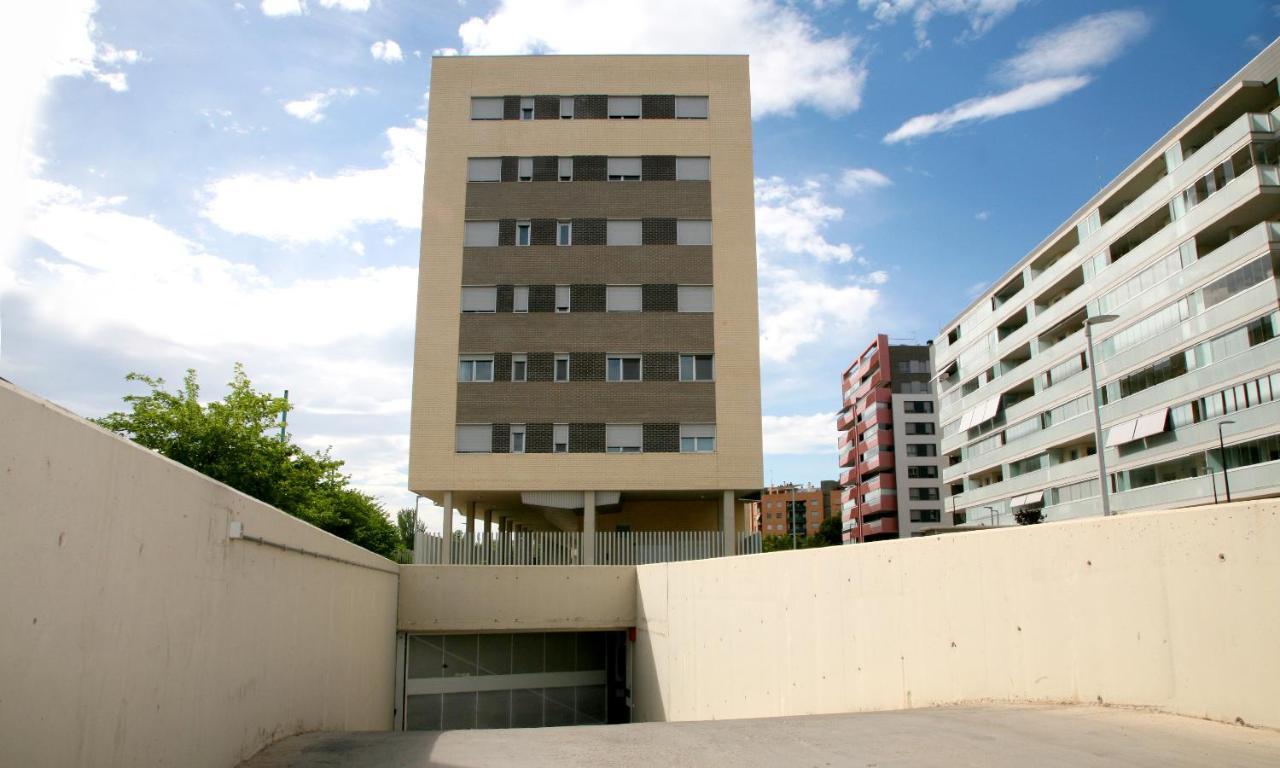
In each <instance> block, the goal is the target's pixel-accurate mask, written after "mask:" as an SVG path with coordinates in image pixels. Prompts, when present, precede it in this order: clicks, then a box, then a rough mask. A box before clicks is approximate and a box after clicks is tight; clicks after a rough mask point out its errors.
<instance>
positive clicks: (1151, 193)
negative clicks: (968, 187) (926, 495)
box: [933, 43, 1280, 525]
mask: <svg viewBox="0 0 1280 768" xmlns="http://www.w3.org/2000/svg"><path fill="white" fill-rule="evenodd" d="M1278 75H1280V43H1273V44H1272V45H1270V46H1268V47H1267V49H1266V50H1264V51H1263V52H1262V53H1261V54H1259V55H1258V56H1257V57H1256V58H1255V59H1254V60H1253V61H1251V62H1250V63H1249V64H1248V65H1247V66H1245V67H1244V69H1242V70H1241V71H1240V72H1239V73H1238V74H1236V75H1235V76H1234V77H1232V78H1231V79H1230V80H1229V81H1227V82H1226V83H1225V84H1224V85H1222V86H1221V87H1220V88H1218V89H1217V90H1216V91H1214V92H1213V93H1212V94H1211V95H1210V96H1209V98H1208V99H1206V100H1205V101H1204V102H1203V103H1202V104H1201V105H1200V106H1199V107H1197V108H1196V109H1195V110H1194V111H1193V112H1192V113H1191V114H1189V115H1187V116H1186V117H1185V118H1184V119H1183V120H1181V121H1180V122H1179V123H1178V124H1177V125H1175V126H1174V127H1173V129H1172V130H1170V131H1169V132H1168V133H1166V134H1165V135H1164V136H1163V137H1162V138H1161V139H1160V140H1159V141H1157V142H1156V143H1155V144H1154V145H1153V146H1152V147H1151V148H1150V149H1148V150H1147V151H1146V152H1144V153H1143V154H1142V155H1141V156H1140V157H1139V158H1138V159H1137V160H1135V161H1134V162H1133V164H1132V165H1130V166H1129V167H1128V168H1127V169H1125V171H1124V172H1123V173H1121V174H1120V176H1119V177H1117V178H1116V179H1115V180H1114V181H1112V182H1111V183H1110V184H1108V185H1107V186H1106V187H1104V188H1103V189H1102V190H1101V191H1099V192H1098V193H1097V194H1096V195H1094V197H1093V198H1092V199H1091V200H1089V202H1087V203H1086V204H1085V205H1084V206H1083V207H1082V208H1081V209H1080V210H1079V211H1077V212H1076V213H1075V214H1074V215H1073V216H1072V217H1071V218H1069V219H1068V220H1067V221H1066V222H1064V223H1063V224H1062V225H1061V226H1060V227H1058V229H1057V230H1055V231H1054V232H1053V233H1052V234H1050V235H1049V236H1048V237H1047V238H1046V239H1045V240H1044V241H1043V242H1042V243H1041V244H1040V245H1038V246H1037V247H1036V248H1035V249H1034V250H1032V251H1031V253H1029V254H1027V255H1026V256H1025V257H1023V258H1022V260H1021V261H1019V262H1018V263H1017V264H1015V265H1013V267H1012V268H1011V269H1010V270H1009V271H1008V272H1007V273H1005V274H1004V275H1003V276H1001V277H1000V278H999V279H998V280H996V281H995V283H994V285H993V287H992V288H991V289H990V290H988V291H987V292H986V293H985V294H983V295H982V296H980V297H979V298H978V299H977V300H976V301H975V302H974V303H973V304H971V305H970V306H969V307H968V308H967V309H965V311H964V312H962V313H961V314H960V316H959V317H958V318H956V319H955V320H954V321H953V322H951V323H949V324H948V325H947V326H946V327H945V328H944V329H943V330H942V333H941V335H940V336H939V337H938V338H937V339H936V340H935V342H934V344H933V353H934V371H935V372H936V375H937V380H936V382H937V383H936V386H937V391H938V396H939V402H938V405H939V419H940V422H941V423H942V452H943V454H944V458H945V468H944V469H943V481H944V484H945V485H946V488H947V490H948V492H949V495H950V499H949V503H948V507H949V508H950V507H951V506H952V505H954V507H955V509H956V516H957V519H956V522H957V523H967V524H969V525H984V524H988V523H996V524H1008V523H1010V522H1011V516H1012V514H1013V513H1015V512H1018V511H1027V512H1032V513H1034V511H1036V510H1039V511H1040V512H1041V513H1042V514H1043V515H1044V517H1045V518H1046V519H1048V520H1057V519H1066V518H1075V517H1083V516H1088V515H1097V514H1101V512H1102V506H1101V498H1100V489H1099V486H1098V475H1099V467H1098V462H1097V456H1096V455H1095V454H1096V451H1097V450H1098V446H1097V445H1096V444H1095V443H1096V441H1095V439H1094V423H1093V418H1092V415H1091V414H1092V408H1093V405H1092V400H1091V397H1090V390H1091V386H1090V373H1089V370H1088V368H1089V366H1090V365H1092V366H1093V369H1094V370H1093V373H1094V374H1095V375H1096V376H1097V380H1098V383H1099V403H1100V408H1101V420H1102V427H1103V435H1104V437H1103V439H1102V446H1101V450H1103V451H1104V452H1105V455H1104V458H1105V459H1106V463H1107V470H1108V475H1109V476H1108V477H1107V478H1106V481H1107V483H1108V484H1109V488H1110V491H1111V493H1112V494H1113V495H1112V497H1111V507H1112V510H1113V511H1115V512H1126V511H1131V510H1139V509H1147V508H1154V507H1161V508H1168V507H1171V506H1184V505H1190V504H1196V503H1203V502H1213V501H1214V500H1215V498H1219V499H1224V500H1225V498H1226V495H1227V488H1226V486H1227V484H1228V483H1229V484H1230V491H1231V495H1232V498H1234V499H1241V498H1251V497H1259V496H1269V495H1275V494H1277V493H1280V463H1278V462H1280V402H1278V400H1280V341H1278V340H1276V336H1277V333H1278V332H1280V316H1278V314H1277V309H1278V308H1280V301H1278V296H1277V288H1276V285H1277V284H1276V262H1277V253H1278V252H1280V143H1278V141H1280V113H1278V112H1277V108H1278V107H1280V92H1278V91H1277V81H1276V78H1277V76H1278ZM1107 316H1114V318H1113V319H1108V317H1107ZM1086 319H1090V320H1091V322H1090V324H1089V325H1090V328H1089V330H1090V331H1091V333H1092V336H1093V348H1094V353H1095V355H1096V361H1093V360H1090V359H1089V356H1088V354H1087V349H1086V347H1087V345H1086V333H1085V321H1086ZM1220 430H1221V435H1222V440H1223V442H1224V443H1225V445H1226V450H1225V456H1223V455H1222V453H1223V452H1222V451H1220V450H1219V434H1220ZM1224 458H1225V464H1226V467H1225V469H1226V471H1227V473H1228V476H1227V477H1225V478H1224V476H1223V474H1224V472H1223V470H1224V467H1223V463H1224V462H1223V459H1224Z"/></svg>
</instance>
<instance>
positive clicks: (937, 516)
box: [911, 509, 942, 523]
mask: <svg viewBox="0 0 1280 768" xmlns="http://www.w3.org/2000/svg"><path fill="white" fill-rule="evenodd" d="M911 522H913V523H940V522H942V511H941V510H938V509H913V510H911Z"/></svg>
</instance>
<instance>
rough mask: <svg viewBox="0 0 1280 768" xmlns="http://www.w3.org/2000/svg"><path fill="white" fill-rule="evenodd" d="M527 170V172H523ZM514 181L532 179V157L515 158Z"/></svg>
mask: <svg viewBox="0 0 1280 768" xmlns="http://www.w3.org/2000/svg"><path fill="white" fill-rule="evenodd" d="M525 171H528V173H525ZM516 181H533V158H532V157H517V158H516Z"/></svg>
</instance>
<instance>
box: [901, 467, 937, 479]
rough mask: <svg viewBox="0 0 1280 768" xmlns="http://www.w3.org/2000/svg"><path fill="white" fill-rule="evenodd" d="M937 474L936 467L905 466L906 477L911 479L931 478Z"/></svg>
mask: <svg viewBox="0 0 1280 768" xmlns="http://www.w3.org/2000/svg"><path fill="white" fill-rule="evenodd" d="M937 476H938V468H937V467H907V477H909V478H911V479H913V480H932V479H934V478H936V477H937Z"/></svg>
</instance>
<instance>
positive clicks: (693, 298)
mask: <svg viewBox="0 0 1280 768" xmlns="http://www.w3.org/2000/svg"><path fill="white" fill-rule="evenodd" d="M711 304H712V301H711V286H709V285H682V286H679V287H678V288H676V310H677V311H679V312H710V311H711Z"/></svg>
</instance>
